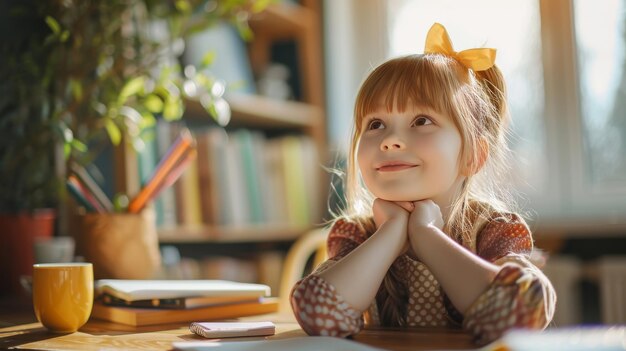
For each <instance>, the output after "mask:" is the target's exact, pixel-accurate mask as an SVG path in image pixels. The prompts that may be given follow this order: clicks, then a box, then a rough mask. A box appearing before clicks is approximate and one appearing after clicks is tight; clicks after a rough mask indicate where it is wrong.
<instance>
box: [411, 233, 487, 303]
mask: <svg viewBox="0 0 626 351" xmlns="http://www.w3.org/2000/svg"><path fill="white" fill-rule="evenodd" d="M409 238H410V242H411V247H412V249H413V250H414V251H415V254H416V255H417V257H418V258H419V259H420V260H421V261H422V262H424V264H425V265H426V266H428V268H429V269H430V271H431V272H432V273H433V275H434V276H435V278H437V281H438V282H439V284H441V287H442V288H443V290H444V291H445V292H446V294H447V295H448V297H449V298H450V301H451V302H452V304H453V305H454V307H456V309H457V310H459V311H460V312H461V313H463V314H465V312H466V311H467V310H468V308H469V307H470V306H471V305H472V303H473V302H474V301H476V299H478V297H479V296H480V295H481V294H482V293H483V292H484V291H485V290H487V288H488V287H489V285H490V284H491V282H492V281H493V278H494V277H495V276H496V274H497V273H498V271H499V270H500V268H499V267H498V266H496V265H494V264H492V263H490V262H488V261H486V260H484V259H482V258H480V257H478V256H477V255H475V254H474V253H472V252H470V251H469V250H467V249H466V248H464V247H463V246H461V245H459V244H458V243H457V242H455V241H454V240H452V239H451V238H450V237H448V236H447V235H446V234H445V233H444V232H443V231H441V229H439V228H437V227H436V226H434V225H426V226H411V227H409Z"/></svg>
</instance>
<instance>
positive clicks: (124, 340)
mask: <svg viewBox="0 0 626 351" xmlns="http://www.w3.org/2000/svg"><path fill="white" fill-rule="evenodd" d="M7 306H8V307H7ZM28 308H29V306H28V304H22V305H19V306H16V305H15V304H13V305H10V306H9V305H7V304H0V349H7V348H12V349H20V350H22V349H25V350H102V349H106V350H171V349H172V343H173V342H177V341H204V340H207V339H204V338H201V337H199V336H196V335H195V334H192V333H191V332H189V329H188V326H189V323H182V324H181V323H178V324H171V325H158V326H146V327H130V326H126V325H121V324H115V323H109V322H105V321H100V320H96V319H91V320H89V322H87V324H86V325H85V326H83V327H82V328H81V329H80V330H79V331H78V332H76V333H71V334H54V333H50V332H48V331H46V329H44V328H43V326H42V325H41V324H40V323H37V322H36V320H35V316H34V313H33V312H32V307H30V310H28ZM241 320H247V321H251V320H271V321H273V322H274V323H276V326H277V330H276V335H274V336H271V337H269V339H285V338H293V337H301V336H305V335H306V334H305V333H304V332H303V331H302V329H300V327H299V326H298V324H297V323H296V321H295V320H294V318H293V316H292V315H291V314H271V315H264V316H256V317H248V318H242V319H241ZM262 339H263V338H258V337H255V338H250V337H249V338H237V339H233V340H262ZM354 340H355V341H357V342H361V343H364V344H368V345H371V346H374V347H379V348H383V349H388V350H432V349H435V350H437V349H439V350H441V349H450V350H453V349H456V350H463V349H465V350H467V349H475V348H476V346H475V345H474V344H472V342H471V338H470V336H469V335H467V334H465V333H464V332H462V331H460V330H447V329H409V330H407V329H398V328H396V329H388V328H385V329H366V330H363V331H362V332H361V333H359V334H358V335H356V336H355V337H354Z"/></svg>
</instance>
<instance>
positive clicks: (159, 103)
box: [143, 94, 163, 113]
mask: <svg viewBox="0 0 626 351" xmlns="http://www.w3.org/2000/svg"><path fill="white" fill-rule="evenodd" d="M143 105H144V106H145V107H146V108H147V109H148V111H150V112H152V113H159V112H161V111H163V100H161V98H160V97H158V96H157V95H155V94H150V95H148V96H147V97H146V100H145V101H144V103H143Z"/></svg>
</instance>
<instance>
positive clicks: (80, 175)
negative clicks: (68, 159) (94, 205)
mask: <svg viewBox="0 0 626 351" xmlns="http://www.w3.org/2000/svg"><path fill="white" fill-rule="evenodd" d="M70 168H71V170H72V173H73V174H74V175H76V178H77V179H78V181H80V182H81V184H82V185H83V186H84V188H85V189H87V190H88V191H89V192H90V193H91V195H92V196H93V197H94V198H95V199H96V200H97V201H98V203H99V204H100V205H101V206H102V207H103V208H104V209H105V210H106V211H107V212H113V203H112V202H111V200H109V198H108V197H107V196H106V194H105V193H104V191H102V189H101V188H100V187H99V186H98V184H97V183H96V181H95V180H94V179H93V178H92V177H91V176H90V175H89V173H88V172H87V170H86V169H85V168H83V167H81V166H79V165H77V164H75V163H72V164H71V165H70Z"/></svg>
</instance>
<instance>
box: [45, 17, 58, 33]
mask: <svg viewBox="0 0 626 351" xmlns="http://www.w3.org/2000/svg"><path fill="white" fill-rule="evenodd" d="M46 23H47V24H48V27H50V29H51V30H52V32H53V33H54V34H56V35H58V34H59V33H61V26H60V25H59V22H57V20H55V19H54V18H52V17H50V16H46Z"/></svg>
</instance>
